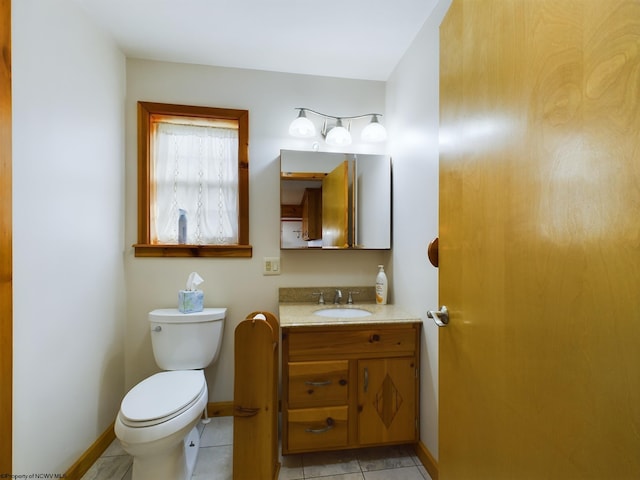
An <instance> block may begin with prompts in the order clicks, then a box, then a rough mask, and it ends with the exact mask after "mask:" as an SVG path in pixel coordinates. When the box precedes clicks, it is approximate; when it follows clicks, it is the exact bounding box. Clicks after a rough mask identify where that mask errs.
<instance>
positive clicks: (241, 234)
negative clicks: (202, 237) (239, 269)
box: [133, 101, 253, 257]
mask: <svg viewBox="0 0 640 480" xmlns="http://www.w3.org/2000/svg"><path fill="white" fill-rule="evenodd" d="M153 115H168V116H185V117H202V118H207V119H213V120H216V119H217V120H234V121H237V122H238V208H239V210H238V243H237V244H233V245H190V244H187V245H173V244H152V243H151V213H150V210H151V188H152V185H151V168H152V165H151V136H150V133H151V117H152V116H153ZM133 247H134V251H135V256H136V257H251V256H252V253H253V248H252V246H251V245H250V244H249V112H248V111H247V110H235V109H228V108H213V107H197V106H190V105H173V104H167V103H155V102H142V101H139V102H138V243H136V244H134V245H133Z"/></svg>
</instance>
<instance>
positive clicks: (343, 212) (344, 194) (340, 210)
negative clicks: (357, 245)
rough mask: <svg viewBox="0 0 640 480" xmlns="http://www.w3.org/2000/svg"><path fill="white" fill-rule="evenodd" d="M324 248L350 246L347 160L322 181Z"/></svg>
mask: <svg viewBox="0 0 640 480" xmlns="http://www.w3.org/2000/svg"><path fill="white" fill-rule="evenodd" d="M322 246H323V247H336V248H347V247H348V246H349V162H348V161H346V160H345V161H344V162H342V163H341V164H340V165H338V166H337V167H336V168H334V169H333V170H332V171H331V172H329V173H328V174H327V176H326V177H324V179H323V180H322Z"/></svg>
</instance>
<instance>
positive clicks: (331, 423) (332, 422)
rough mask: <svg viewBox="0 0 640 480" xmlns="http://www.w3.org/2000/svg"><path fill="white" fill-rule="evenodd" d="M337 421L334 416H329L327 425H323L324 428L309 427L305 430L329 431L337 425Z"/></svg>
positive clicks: (308, 431)
mask: <svg viewBox="0 0 640 480" xmlns="http://www.w3.org/2000/svg"><path fill="white" fill-rule="evenodd" d="M335 423H336V422H335V421H334V420H333V418H331V417H328V418H327V426H326V427H323V428H307V429H306V430H305V432H307V433H325V432H328V431H329V430H331V429H332V428H333V426H334V425H335Z"/></svg>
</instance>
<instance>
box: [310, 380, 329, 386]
mask: <svg viewBox="0 0 640 480" xmlns="http://www.w3.org/2000/svg"><path fill="white" fill-rule="evenodd" d="M304 384H305V385H311V386H312V387H325V386H327V385H331V380H324V381H322V382H311V381H309V380H307V381H306V382H304Z"/></svg>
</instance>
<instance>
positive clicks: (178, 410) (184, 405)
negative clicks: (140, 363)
mask: <svg viewBox="0 0 640 480" xmlns="http://www.w3.org/2000/svg"><path fill="white" fill-rule="evenodd" d="M226 314H227V309H226V308H205V309H204V310H203V311H202V312H197V313H180V312H179V311H178V310H177V309H173V308H167V309H160V310H154V311H152V312H151V313H149V322H150V328H151V345H152V347H153V355H154V357H155V360H156V363H157V364H158V366H159V367H160V368H162V369H163V370H166V371H164V372H160V373H156V374H155V375H152V376H150V377H149V378H147V379H145V380H143V381H142V382H140V383H139V384H138V385H136V386H135V387H133V388H132V389H131V390H130V391H129V393H127V395H126V396H125V397H124V399H123V400H122V404H121V406H120V412H118V417H117V418H116V422H115V432H116V436H117V437H118V439H119V440H120V443H121V444H122V448H124V450H125V451H126V452H127V453H129V454H130V455H131V456H132V457H133V476H132V480H188V479H190V478H191V475H192V473H193V467H194V466H195V463H196V459H197V455H198V447H199V445H200V435H199V433H198V429H197V424H198V421H199V420H200V418H201V416H202V413H203V411H204V409H205V408H206V406H207V401H208V397H209V396H208V391H207V382H206V379H205V377H204V371H203V369H204V368H205V367H206V366H207V365H209V364H211V363H212V362H214V361H215V360H216V359H217V357H218V353H219V352H220V344H221V343H222V333H223V327H224V319H225V316H226Z"/></svg>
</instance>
